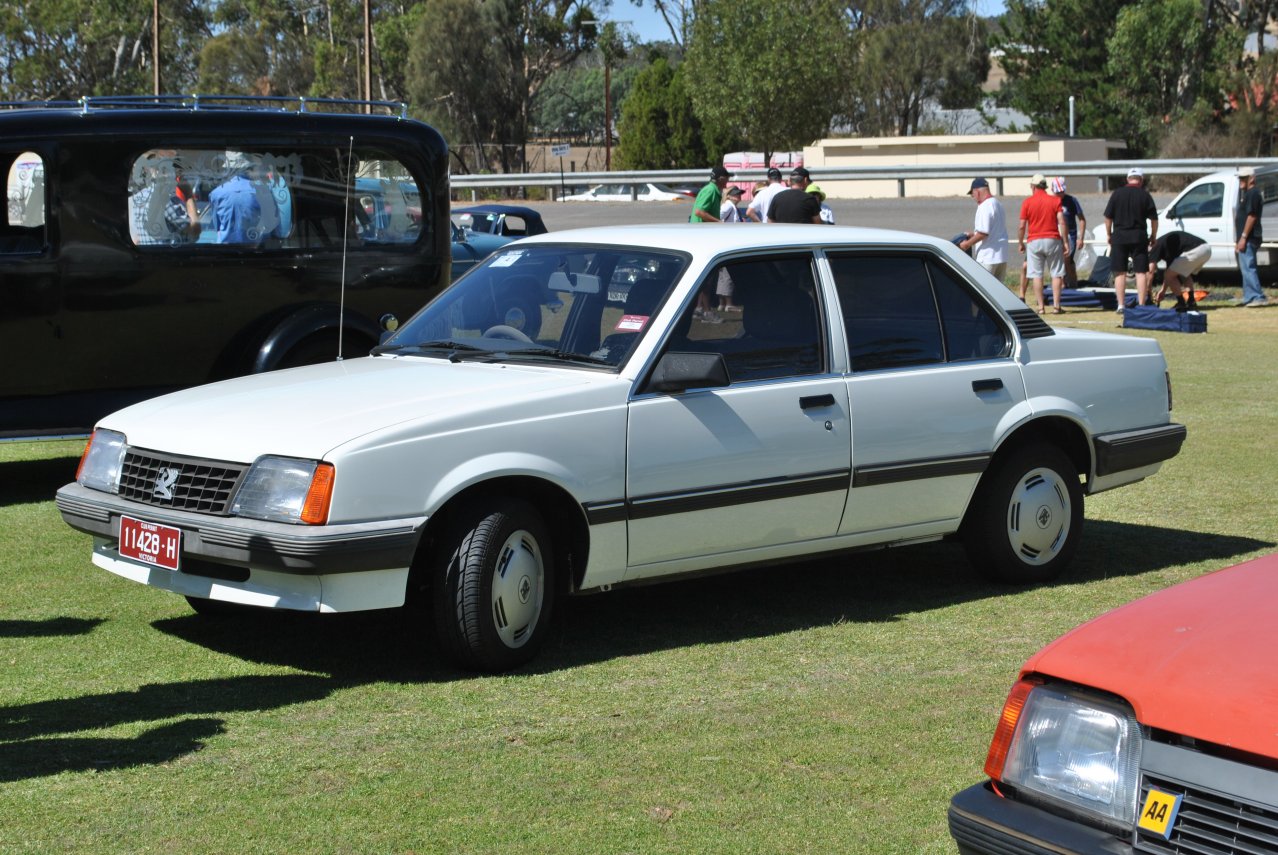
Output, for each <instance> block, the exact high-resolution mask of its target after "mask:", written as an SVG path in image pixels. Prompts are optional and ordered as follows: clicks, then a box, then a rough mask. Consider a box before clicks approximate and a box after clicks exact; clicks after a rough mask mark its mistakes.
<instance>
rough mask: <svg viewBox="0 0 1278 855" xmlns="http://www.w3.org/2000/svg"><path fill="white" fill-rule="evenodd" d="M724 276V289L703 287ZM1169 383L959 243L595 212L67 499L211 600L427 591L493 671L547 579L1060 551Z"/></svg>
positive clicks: (1039, 561) (242, 396) (519, 639)
mask: <svg viewBox="0 0 1278 855" xmlns="http://www.w3.org/2000/svg"><path fill="white" fill-rule="evenodd" d="M728 284H731V286H732V287H733V290H734V302H735V303H736V304H737V305H739V306H741V307H743V308H742V311H741V312H739V313H727V315H726V317H720V316H716V315H714V314H706V313H704V312H702V311H701V310H700V309H699V308H698V302H699V301H698V295H699V294H700V293H702V292H710V293H714V291H715V290H716V289H717V288H720V287H722V286H725V285H728ZM548 293H549V295H551V297H552V298H553V299H548V298H547V294H548ZM1170 407H1171V389H1170V385H1169V380H1168V376H1167V364H1166V362H1165V361H1164V359H1163V355H1162V352H1161V351H1160V350H1159V347H1158V344H1157V342H1155V341H1154V340H1152V339H1145V338H1136V337H1131V336H1119V335H1113V334H1106V333H1100V332H1093V331H1083V330H1074V329H1055V328H1053V327H1051V326H1049V325H1048V324H1047V323H1046V322H1045V321H1044V320H1043V319H1042V318H1041V317H1040V316H1039V315H1038V314H1036V313H1035V312H1034V311H1033V310H1031V309H1029V308H1027V307H1026V306H1025V304H1024V303H1022V302H1020V301H1019V300H1017V299H1016V298H1015V296H1013V295H1012V294H1011V292H1009V291H1008V290H1007V289H1006V288H1004V287H1002V286H1001V284H999V283H997V282H995V280H994V279H992V278H991V277H990V276H989V275H988V274H986V273H985V272H984V271H983V269H982V268H981V267H979V266H978V265H977V264H976V263H975V262H974V261H972V259H971V258H969V257H967V256H966V255H964V254H962V253H960V252H959V251H958V250H957V249H955V248H954V246H953V245H952V244H951V243H949V242H948V241H943V240H938V239H935V238H930V237H925V236H922V235H915V234H908V233H904V232H892V231H881V230H868V229H866V230H863V229H850V228H839V227H830V226H794V227H791V226H776V227H773V228H772V229H769V230H768V232H767V235H766V240H761V238H760V233H758V232H755V231H752V230H750V229H690V228H687V227H684V226H647V227H643V226H638V227H629V228H600V229H583V230H580V231H571V232H559V233H556V234H549V235H538V236H536V237H530V238H524V239H522V240H520V241H518V242H516V243H512V244H510V245H508V246H506V247H503V248H502V249H501V250H499V251H497V252H496V253H494V254H493V255H490V256H489V257H488V258H487V259H486V260H485V261H483V262H482V263H481V264H480V265H479V266H478V267H477V268H476V269H474V270H472V271H471V272H470V273H469V274H468V275H466V276H465V277H463V278H462V279H459V280H458V281H457V282H456V283H455V284H454V285H453V286H452V287H451V288H450V289H448V290H447V291H445V292H444V293H443V294H442V295H441V296H440V297H438V298H436V299H435V300H434V301H432V302H431V303H430V304H429V305H428V306H426V307H425V308H424V309H423V310H422V311H421V312H419V313H418V314H417V315H415V316H414V317H413V318H412V319H411V320H409V321H408V322H407V323H405V324H404V325H403V326H402V327H401V328H400V329H399V330H398V331H397V332H396V333H395V334H394V335H393V336H392V337H390V338H389V339H388V340H387V341H386V342H385V343H383V344H382V345H380V346H379V347H377V348H376V349H375V350H374V353H373V355H372V356H370V357H368V358H365V359H348V360H345V361H343V362H340V363H335V364H328V365H318V366H310V367H304V368H299V369H296V370H292V371H286V372H275V373H272V374H267V375H260V376H256V377H247V378H240V379H238V380H233V381H229V382H226V383H221V384H216V385H212V386H206V387H203V388H199V389H192V390H188V391H184V392H178V393H175V394H172V395H168V396H165V397H162V398H157V399H156V400H154V401H150V402H147V403H142V404H138V405H136V406H133V407H130V408H128V409H126V410H122V411H120V412H118V413H114V414H112V415H110V416H108V417H106V418H104V419H103V420H102V421H101V423H100V424H99V425H98V427H97V430H96V431H95V433H94V435H93V438H92V440H91V442H90V445H89V446H88V449H87V452H86V454H85V457H84V463H83V465H82V467H81V469H80V472H79V474H78V476H77V480H76V482H75V483H72V484H68V485H66V486H64V487H63V488H62V489H61V490H59V491H58V495H57V504H58V508H59V510H60V511H61V513H62V515H63V518H64V519H65V520H66V521H67V522H68V523H69V524H70V525H72V526H74V527H75V528H77V529H79V530H81V531H84V532H88V533H90V534H92V535H93V538H94V544H93V562H94V563H95V564H96V565H98V566H99V567H102V568H104V569H106V570H109V571H110V572H113V573H116V574H118V575H120V576H123V577H125V578H128V579H133V580H135V581H139V582H142V583H145V584H148V585H151V586H154V587H159V588H164V589H167V590H170V591H175V592H177V593H179V594H184V595H186V596H187V597H188V599H189V601H190V603H191V605H192V607H193V608H195V609H196V610H197V611H198V612H207V611H209V610H212V609H215V608H218V607H223V606H225V605H227V604H246V605H253V606H264V607H270V608H285V609H300V610H308V611H320V612H341V611H352V610H360V609H373V608H387V607H397V606H400V605H403V604H405V603H408V604H409V605H410V606H415V605H418V604H420V605H421V607H423V608H427V609H429V610H430V612H429V613H430V615H431V619H430V621H429V623H430V625H432V626H433V632H434V633H435V635H436V637H437V639H438V641H439V645H440V648H441V650H442V651H444V654H445V655H446V656H448V657H449V658H451V659H452V660H454V661H456V662H458V663H461V664H463V665H465V666H467V667H471V668H478V669H483V670H500V669H504V668H509V667H512V666H514V665H517V664H519V663H521V662H524V661H527V660H528V659H530V658H531V657H532V656H533V655H534V654H535V653H536V651H537V649H538V648H539V647H540V646H541V644H542V642H543V640H544V639H545V637H546V632H547V626H548V624H549V621H550V619H551V616H552V614H553V613H554V609H555V603H556V600H557V599H558V598H559V597H561V596H563V595H566V594H579V593H586V592H601V591H608V590H610V589H613V588H616V587H619V586H623V585H628V584H637V583H644V582H648V581H651V580H653V579H656V578H663V577H664V578H671V577H678V576H686V575H690V574H696V573H702V572H713V571H718V570H721V569H723V568H727V567H731V566H735V565H742V564H761V563H775V562H784V561H787V560H789V559H795V558H799V557H803V556H810V555H816V554H822V553H831V552H839V551H845V550H854V549H862V548H865V547H870V546H886V545H895V544H907V543H914V542H918V541H927V540H937V539H941V538H945V537H948V536H951V535H959V536H960V537H961V538H962V540H963V541H964V543H965V545H966V547H967V550H968V554H969V555H970V557H971V559H972V561H973V563H974V565H975V566H976V567H977V568H978V569H979V570H980V571H981V572H982V573H984V574H985V575H987V576H989V577H991V578H995V579H1000V580H1003V581H1008V582H1041V581H1043V580H1047V579H1051V578H1053V577H1055V576H1056V575H1057V574H1059V573H1060V572H1061V571H1062V570H1063V569H1064V568H1065V566H1066V565H1067V564H1068V563H1069V561H1070V559H1071V557H1072V555H1073V553H1074V551H1075V548H1076V545H1077V543H1078V539H1079V536H1080V529H1081V526H1082V520H1083V499H1084V495H1086V494H1093V493H1097V492H1100V491H1102V490H1108V489H1111V488H1115V487H1119V486H1121V485H1124V484H1129V483H1132V482H1134V481H1139V480H1141V479H1142V478H1146V477H1148V476H1150V475H1153V474H1154V473H1155V472H1156V471H1157V470H1158V468H1159V467H1160V465H1161V463H1162V461H1163V460H1165V459H1167V458H1169V457H1171V456H1173V455H1175V454H1176V453H1177V452H1178V451H1179V449H1180V445H1181V442H1182V440H1183V438H1184V436H1185V429H1184V427H1182V426H1181V425H1178V424H1174V423H1172V422H1171V421H1170V419H1169V410H1170ZM854 438H855V441H854Z"/></svg>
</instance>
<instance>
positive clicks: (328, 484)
mask: <svg viewBox="0 0 1278 855" xmlns="http://www.w3.org/2000/svg"><path fill="white" fill-rule="evenodd" d="M332 498H333V464H331V463H321V464H319V465H318V466H316V467H315V475H314V476H312V478H311V488H310V489H309V490H307V491H306V501H304V502H303V503H302V515H301V520H302V522H304V523H306V524H307V525H323V524H324V523H326V522H328V506H329V502H330V501H332Z"/></svg>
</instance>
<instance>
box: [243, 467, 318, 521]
mask: <svg viewBox="0 0 1278 855" xmlns="http://www.w3.org/2000/svg"><path fill="white" fill-rule="evenodd" d="M332 494H333V464H331V463H320V462H319V461H316V460H298V459H297V458H293V457H260V458H258V460H257V462H256V463H254V464H253V465H252V466H251V467H250V468H249V471H248V475H246V476H244V483H243V484H241V485H240V489H239V491H238V492H237V493H236V494H235V503H234V504H233V505H232V507H231V513H233V514H235V515H236V516H240V517H252V518H253V519H259V520H269V521H271V522H285V523H297V524H305V525H323V524H324V523H325V522H327V521H328V507H329V501H330V499H331V498H332Z"/></svg>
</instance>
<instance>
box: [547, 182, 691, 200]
mask: <svg viewBox="0 0 1278 855" xmlns="http://www.w3.org/2000/svg"><path fill="white" fill-rule="evenodd" d="M695 197H696V194H695V193H690V192H688V191H687V190H677V189H675V188H674V187H670V186H668V185H666V184H599V185H596V186H595V187H591V188H590V189H589V190H587V191H586V192H584V193H574V194H572V195H571V196H564V197H563V198H562V201H564V202H629V201H631V200H632V199H633V200H635V201H639V202H691V201H692V200H693V199H694V198H695Z"/></svg>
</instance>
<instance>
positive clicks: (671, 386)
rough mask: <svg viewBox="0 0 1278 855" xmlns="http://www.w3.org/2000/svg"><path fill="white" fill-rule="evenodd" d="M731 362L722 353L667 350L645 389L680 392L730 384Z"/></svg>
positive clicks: (648, 390) (675, 393) (647, 390)
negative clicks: (728, 362) (726, 360)
mask: <svg viewBox="0 0 1278 855" xmlns="http://www.w3.org/2000/svg"><path fill="white" fill-rule="evenodd" d="M728 383H729V381H728V365H727V363H726V362H724V361H723V354H721V353H677V352H671V353H667V354H665V355H664V356H662V357H661V359H660V360H659V361H658V362H657V366H656V367H655V368H653V369H652V375H651V376H650V377H649V378H648V382H647V384H646V385H645V386H644V388H643V391H645V392H664V393H667V394H674V395H677V394H679V393H680V392H686V391H688V390H689V389H714V388H718V387H721V386H727V385H728Z"/></svg>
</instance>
